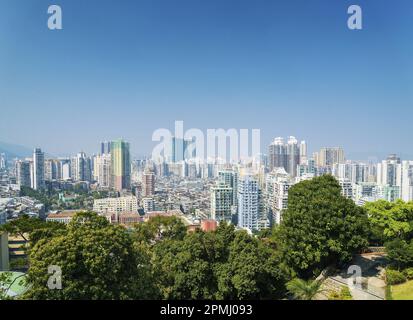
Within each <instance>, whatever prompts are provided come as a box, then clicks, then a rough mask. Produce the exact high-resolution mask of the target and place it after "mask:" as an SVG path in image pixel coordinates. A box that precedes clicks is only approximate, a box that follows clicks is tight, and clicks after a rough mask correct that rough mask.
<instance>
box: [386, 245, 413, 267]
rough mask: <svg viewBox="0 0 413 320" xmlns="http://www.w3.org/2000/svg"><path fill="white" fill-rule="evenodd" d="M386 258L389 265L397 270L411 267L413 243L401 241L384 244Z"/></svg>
mask: <svg viewBox="0 0 413 320" xmlns="http://www.w3.org/2000/svg"><path fill="white" fill-rule="evenodd" d="M386 251H387V258H388V259H389V261H390V264H391V265H392V266H393V267H396V268H397V269H404V268H408V267H413V241H411V242H410V243H409V242H407V241H406V240H402V239H398V238H396V239H394V240H392V241H389V242H386Z"/></svg>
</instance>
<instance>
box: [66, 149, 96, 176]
mask: <svg viewBox="0 0 413 320" xmlns="http://www.w3.org/2000/svg"><path fill="white" fill-rule="evenodd" d="M71 166H72V167H71V176H72V179H73V180H74V181H91V178H92V176H91V174H92V171H91V160H90V158H88V157H86V154H85V153H84V152H79V153H78V154H77V155H76V156H75V157H72V159H71Z"/></svg>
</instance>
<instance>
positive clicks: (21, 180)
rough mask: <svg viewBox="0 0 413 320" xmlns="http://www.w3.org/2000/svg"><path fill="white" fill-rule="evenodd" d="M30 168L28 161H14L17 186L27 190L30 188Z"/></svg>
mask: <svg viewBox="0 0 413 320" xmlns="http://www.w3.org/2000/svg"><path fill="white" fill-rule="evenodd" d="M30 168H31V163H30V161H26V160H18V161H16V178H17V184H18V185H19V186H20V187H29V188H30V187H31V179H30Z"/></svg>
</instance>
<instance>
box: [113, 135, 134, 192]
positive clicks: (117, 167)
mask: <svg viewBox="0 0 413 320" xmlns="http://www.w3.org/2000/svg"><path fill="white" fill-rule="evenodd" d="M110 155H111V176H112V179H111V182H112V188H113V189H115V190H116V191H121V190H123V189H129V188H130V171H131V164H130V152H129V143H128V142H126V141H123V140H116V141H112V142H111V143H110Z"/></svg>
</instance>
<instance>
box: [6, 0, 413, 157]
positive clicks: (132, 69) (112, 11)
mask: <svg viewBox="0 0 413 320" xmlns="http://www.w3.org/2000/svg"><path fill="white" fill-rule="evenodd" d="M58 4H59V5H61V7H62V10H63V30H59V31H51V30H48V29H47V25H46V21H47V17H48V16H47V7H48V5H50V3H49V2H48V1H44V0H41V1H37V2H36V3H35V4H34V3H32V4H30V5H25V6H21V5H18V4H17V3H15V2H14V1H4V2H2V4H1V9H2V10H0V21H1V28H0V36H1V38H2V39H3V48H4V50H2V52H1V53H0V69H1V70H2V72H3V75H4V76H3V77H1V78H0V96H1V97H2V98H1V101H0V105H1V106H2V111H3V112H2V120H1V121H2V125H1V126H0V141H2V142H5V143H11V144H17V145H23V146H27V147H29V148H30V149H32V148H35V147H37V146H40V147H42V149H43V150H45V151H46V152H48V153H49V154H51V155H56V156H60V155H64V156H67V155H70V154H75V153H77V152H79V151H82V150H83V151H85V152H86V153H88V154H91V153H94V152H97V151H98V150H99V149H98V146H96V144H97V143H98V142H99V141H104V140H114V139H117V138H124V139H125V140H127V141H129V142H130V143H131V146H132V147H131V152H132V155H133V156H138V155H148V154H150V152H151V150H152V147H153V145H154V143H153V142H152V141H151V135H152V133H153V132H154V131H155V130H157V129H158V128H163V127H165V128H170V129H172V126H173V122H174V121H175V120H183V121H185V125H186V126H187V128H191V127H196V128H200V129H201V130H203V131H206V129H207V128H224V129H229V128H236V129H241V128H248V129H252V128H258V129H261V134H262V136H261V142H262V145H261V149H262V150H266V148H267V145H268V144H269V143H270V142H271V141H272V139H273V138H274V137H277V136H284V137H287V136H289V135H293V136H296V137H297V138H300V139H305V140H307V141H311V144H309V149H310V150H318V149H320V148H321V147H325V146H335V145H338V146H341V147H343V148H344V150H346V152H347V153H348V154H349V155H351V154H364V155H365V156H355V157H352V158H357V159H359V158H360V159H364V158H366V157H368V156H377V157H378V158H383V157H385V155H386V154H388V153H397V154H406V157H410V156H411V154H412V153H413V151H410V150H413V142H412V140H411V139H410V138H411V137H410V135H409V126H410V124H409V119H410V118H411V116H412V111H411V108H410V106H411V102H412V101H413V90H412V89H413V88H412V83H413V79H412V75H413V73H412V72H411V71H412V66H413V65H412V61H411V59H410V57H411V56H412V53H413V46H412V44H411V42H410V41H407V39H409V38H410V36H411V30H412V24H413V22H412V20H411V19H410V17H409V12H410V7H409V1H398V2H397V4H394V3H392V2H390V1H384V0H383V1H380V2H375V3H374V4H373V3H369V2H368V1H365V0H360V1H358V4H359V5H360V6H361V7H362V9H363V30H358V31H354V30H349V29H348V28H347V18H348V14H347V8H348V7H349V5H350V4H352V2H350V1H343V2H341V3H337V2H334V3H332V2H331V1H325V0H317V1H312V2H311V4H309V3H307V2H305V1H298V0H295V1H288V2H287V1H265V0H262V1H260V3H259V5H256V4H255V5H254V6H253V5H252V4H251V3H250V2H249V1H226V2H225V3H223V2H221V1H215V0H214V1H202V2H201V1H187V0H180V1H179V5H178V4H172V3H167V2H164V1H160V0H158V1H138V2H137V1H125V2H124V3H122V6H119V5H115V4H114V2H110V1H108V2H106V3H103V4H102V3H100V2H98V1H86V2H80V1H59V3H58ZM98 4H99V10H94V8H96V7H98ZM20 17H22V18H20ZM10 30H13V33H10V32H9V31H10ZM11 34H13V36H11ZM16 40H17V41H16ZM28 52H29V53H30V54H29V55H27V53H28ZM389 118H390V119H392V121H391V122H389ZM17 123H18V124H19V126H21V127H25V128H30V134H27V132H26V130H19V129H18V128H17V127H16V124H17ZM79 141H81V143H79ZM378 154H380V155H379V156H378Z"/></svg>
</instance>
